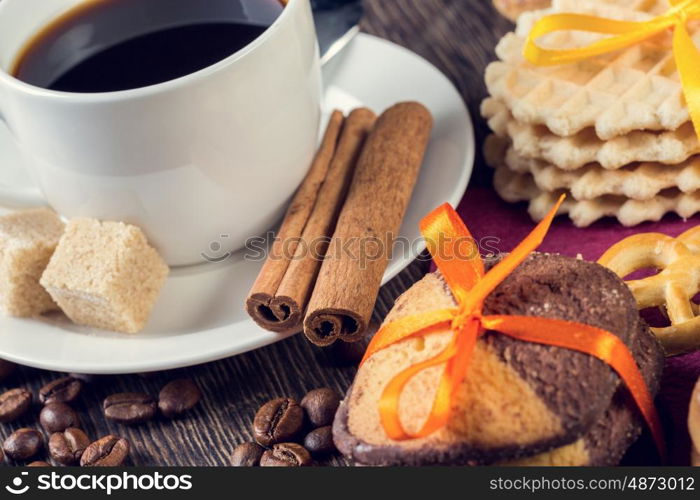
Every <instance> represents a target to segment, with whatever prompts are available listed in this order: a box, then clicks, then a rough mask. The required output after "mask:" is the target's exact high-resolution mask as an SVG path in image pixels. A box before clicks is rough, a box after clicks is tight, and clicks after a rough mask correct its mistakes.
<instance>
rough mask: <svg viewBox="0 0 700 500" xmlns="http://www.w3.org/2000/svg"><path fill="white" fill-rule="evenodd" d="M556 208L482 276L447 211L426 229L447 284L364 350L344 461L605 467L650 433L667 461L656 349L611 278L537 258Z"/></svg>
mask: <svg viewBox="0 0 700 500" xmlns="http://www.w3.org/2000/svg"><path fill="white" fill-rule="evenodd" d="M556 209H557V207H555V208H554V209H553V210H552V211H551V212H550V214H549V215H548V217H547V218H546V219H545V220H544V221H543V222H542V223H540V225H539V226H538V227H537V228H536V229H535V230H534V231H533V233H532V234H531V235H530V236H528V237H527V238H526V239H525V240H524V241H523V242H522V243H521V244H520V245H519V246H518V247H517V248H516V249H514V250H513V251H512V252H511V253H510V254H508V255H504V256H501V257H499V258H498V259H495V261H494V262H489V263H487V264H486V265H484V264H483V262H482V260H481V258H480V256H479V252H478V248H477V247H476V245H475V243H474V240H473V238H471V236H470V234H469V232H468V231H467V229H466V227H465V226H464V224H463V223H462V222H461V220H459V218H458V216H457V214H456V213H455V212H454V210H453V209H452V208H451V207H449V206H448V205H445V206H443V207H441V208H439V209H438V210H436V211H435V212H433V213H432V214H430V215H429V216H428V217H426V219H425V220H424V222H423V225H422V230H423V234H424V236H425V238H426V241H427V242H428V247H429V249H430V251H431V253H432V255H433V258H434V260H435V263H436V264H437V266H438V269H439V272H438V273H436V274H430V275H428V276H426V278H424V279H423V280H422V281H420V282H418V283H417V284H416V285H414V286H413V287H412V288H411V289H410V290H408V291H407V292H406V293H405V294H404V295H403V296H402V297H400V298H399V300H398V301H397V303H396V305H395V306H394V308H393V310H392V311H391V312H390V314H389V315H388V317H387V319H386V322H385V323H384V325H383V327H382V328H381V329H380V331H379V332H378V333H377V335H376V336H375V338H374V340H373V341H372V343H371V344H370V346H369V348H368V351H367V354H366V356H365V360H364V361H363V363H362V365H361V367H360V369H359V371H358V374H357V377H356V379H355V381H354V383H353V386H352V388H351V389H350V391H349V393H348V395H347V397H346V399H345V401H344V402H343V404H342V405H341V408H340V410H339V412H338V414H337V416H336V420H335V423H334V438H335V441H336V445H337V446H338V447H339V449H340V450H341V451H342V452H343V453H344V454H345V455H346V456H348V457H350V458H352V459H354V460H355V461H356V462H357V463H362V464H369V465H425V464H490V463H527V462H528V461H530V462H532V463H539V464H552V465H607V464H612V463H615V462H616V461H618V460H619V459H620V457H621V456H622V454H623V453H624V451H625V450H626V448H627V447H628V446H629V445H630V444H631V441H632V440H634V439H635V438H636V436H637V435H638V433H639V430H640V428H641V427H640V424H641V423H643V422H645V423H646V425H647V426H648V427H650V428H651V430H652V434H653V436H654V437H655V439H656V442H657V444H658V446H659V449H660V451H661V453H662V454H663V438H662V435H661V434H662V432H661V428H660V424H659V420H658V417H657V415H656V411H655V408H654V405H653V395H654V394H655V392H656V391H657V390H658V380H659V377H660V372H661V367H662V364H663V359H662V358H663V356H662V351H661V348H660V347H659V345H658V343H657V342H656V340H655V338H654V336H653V335H652V334H651V333H650V332H649V329H648V327H647V326H646V324H644V323H643V321H642V320H641V319H640V318H639V315H638V313H637V310H636V307H635V301H634V298H633V297H632V295H631V293H630V291H629V290H628V288H627V287H626V286H625V284H624V283H623V282H622V281H621V280H620V279H619V278H618V277H617V276H615V274H614V273H612V272H610V271H609V270H607V269H605V268H604V267H602V266H600V265H598V264H594V263H589V262H584V261H581V260H576V259H570V258H566V257H562V256H558V255H547V254H539V253H533V251H534V250H535V249H536V247H537V246H538V245H539V243H540V242H541V241H542V239H543V238H544V236H545V234H546V232H547V229H548V227H549V224H550V223H551V220H552V218H553V217H554V215H555V213H556ZM630 395H631V396H632V398H630V397H629V396H630ZM630 401H633V402H632V403H630Z"/></svg>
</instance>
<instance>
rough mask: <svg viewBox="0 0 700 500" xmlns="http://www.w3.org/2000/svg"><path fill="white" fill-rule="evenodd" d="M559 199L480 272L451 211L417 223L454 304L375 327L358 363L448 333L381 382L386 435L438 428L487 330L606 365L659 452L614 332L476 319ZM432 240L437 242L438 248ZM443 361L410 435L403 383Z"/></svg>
mask: <svg viewBox="0 0 700 500" xmlns="http://www.w3.org/2000/svg"><path fill="white" fill-rule="evenodd" d="M563 200H564V197H563V196H562V197H561V198H560V199H559V202H558V203H557V204H556V206H555V207H554V208H552V210H551V211H550V212H549V214H548V215H547V217H545V219H544V220H543V221H542V222H540V223H539V224H538V225H537V227H536V228H535V229H534V230H533V231H532V233H530V234H529V235H528V236H527V238H525V239H524V240H523V241H522V242H521V243H520V244H519V245H518V246H517V247H516V248H515V249H514V250H513V251H512V252H511V253H510V254H508V255H507V256H506V257H504V258H503V260H501V261H500V262H499V263H498V264H496V265H495V266H494V267H493V268H492V269H491V270H490V271H489V272H488V273H485V272H484V263H483V261H482V260H481V256H480V255H479V248H478V246H477V245H476V243H475V241H474V238H472V236H471V234H470V233H469V230H468V229H467V228H466V226H465V225H464V223H463V222H462V220H461V219H460V218H459V215H457V213H456V212H455V210H454V209H453V208H452V207H451V206H450V205H448V204H445V205H443V206H441V207H440V208H438V209H436V210H435V211H434V212H432V213H431V214H429V215H428V216H427V217H425V218H424V219H423V221H422V222H421V232H422V233H423V236H424V238H425V240H426V242H427V244H428V250H429V251H430V253H431V254H432V256H433V260H434V261H435V264H436V265H437V267H438V269H439V270H440V272H441V273H442V275H443V277H444V278H445V281H446V282H447V284H448V286H449V287H450V290H451V291H452V293H453V295H454V297H455V300H456V302H457V304H458V306H457V307H455V308H451V309H441V310H435V311H430V312H426V313H422V314H417V315H412V316H407V317H404V318H401V319H398V320H396V321H393V322H391V323H388V324H386V325H384V326H382V328H381V329H380V330H379V331H378V332H377V334H376V335H375V337H374V339H373V340H372V342H371V343H370V345H369V346H368V348H367V352H366V353H365V357H364V359H363V360H362V363H365V362H366V361H367V360H368V359H369V358H370V357H372V356H373V355H374V354H375V353H376V352H378V351H380V350H382V349H385V348H386V347H389V346H390V345H392V344H395V343H397V342H400V341H401V340H404V339H408V338H411V337H416V336H420V335H429V334H431V333H437V332H444V331H445V330H446V329H451V330H452V332H454V335H453V336H452V339H451V341H450V343H449V344H448V346H447V347H446V348H445V350H443V351H442V352H441V353H439V354H438V355H436V356H434V357H432V358H430V359H427V360H425V361H423V362H421V363H417V364H415V365H413V366H410V367H409V368H407V369H405V370H403V371H402V372H400V373H399V374H398V375H396V376H395V377H394V378H393V379H392V380H391V381H389V383H388V384H387V386H386V388H385V389H384V392H383V393H382V395H381V398H380V401H379V412H380V415H381V422H382V425H383V427H384V430H385V431H386V433H387V435H388V436H389V437H390V438H391V439H394V440H406V439H412V438H420V437H425V436H428V435H429V434H432V433H433V432H434V431H436V430H438V429H440V428H441V427H443V426H444V425H445V424H446V423H447V421H448V419H449V416H450V407H451V402H452V396H453V395H454V393H455V391H456V389H457V388H458V387H459V386H460V383H461V382H462V380H463V379H464V377H465V376H466V375H467V372H468V370H469V364H470V361H471V357H472V353H473V351H474V346H475V345H476V342H477V340H478V338H479V337H480V336H481V335H483V334H484V333H485V332H486V331H487V330H495V331H498V332H500V333H502V334H504V335H508V336H510V337H513V338H516V339H519V340H523V341H526V342H535V343H539V344H546V345H553V346H557V347H563V348H566V349H572V350H575V351H580V352H584V353H586V354H589V355H591V356H594V357H596V358H598V359H600V360H602V361H604V362H606V363H607V364H608V365H610V366H611V367H612V368H613V369H614V370H615V371H616V372H617V373H618V375H619V376H620V378H621V379H622V380H623V381H624V383H625V384H626V385H627V388H628V389H629V392H630V393H631V395H632V398H633V399H634V401H635V403H636V404H637V406H638V408H639V410H640V412H641V414H642V416H643V417H644V419H645V421H646V423H647V424H648V426H649V428H650V429H651V432H652V435H653V437H654V440H655V442H656V445H657V447H658V449H659V452H660V454H661V455H662V457H663V456H665V448H664V440H663V431H662V428H661V424H660V420H659V418H658V415H657V413H656V408H655V407H654V401H653V399H652V397H651V394H650V393H649V389H648V388H647V385H646V383H645V381H644V378H643V377H642V374H641V373H640V371H639V368H638V366H637V362H636V361H635V359H634V358H633V356H632V354H631V353H630V351H629V349H628V348H627V346H626V345H625V344H624V343H623V342H622V341H621V340H620V339H619V338H618V337H617V336H616V335H614V334H612V333H610V332H608V331H605V330H602V329H600V328H595V327H592V326H589V325H585V324H581V323H575V322H571V321H563V320H557V319H548V318H540V317H529V316H503V315H495V316H483V315H482V313H481V311H482V307H483V303H484V300H485V299H486V297H487V296H488V295H489V294H490V293H491V292H492V291H493V290H494V289H495V288H496V287H497V286H498V285H499V283H501V282H502V281H503V280H504V279H505V278H506V277H507V276H508V275H510V274H511V273H512V272H513V270H514V269H515V268H516V267H518V266H519V265H520V263H521V262H523V261H524V260H525V259H526V258H527V256H528V255H530V253H531V252H533V251H534V250H535V249H536V248H537V247H538V246H539V245H540V244H541V243H542V241H543V239H544V237H545V235H546V234H547V231H548V230H549V227H550V225H551V223H552V220H553V219H554V217H555V215H556V213H557V210H558V209H559V206H560V205H561V203H562V201H563ZM438 242H441V243H442V244H441V245H439V248H438ZM465 255H468V256H469V258H468V259H465V258H464V257H463V256H465ZM441 364H445V370H444V372H443V375H442V377H441V379H440V383H439V386H438V390H437V393H436V395H435V399H434V401H433V406H432V409H431V411H430V414H429V416H428V418H427V420H426V422H425V423H424V424H423V427H422V428H421V429H420V430H419V431H418V432H416V433H410V432H407V431H406V430H405V429H404V427H403V425H402V424H401V420H400V418H399V398H400V396H401V393H402V391H403V388H404V387H405V385H406V384H407V383H408V382H409V380H411V379H412V378H413V377H414V376H415V375H417V374H418V373H420V372H421V371H423V370H425V369H427V368H430V367H433V366H437V365H441Z"/></svg>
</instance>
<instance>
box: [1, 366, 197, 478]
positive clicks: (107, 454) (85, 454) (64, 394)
mask: <svg viewBox="0 0 700 500" xmlns="http://www.w3.org/2000/svg"><path fill="white" fill-rule="evenodd" d="M15 368H16V367H15V365H14V364H13V363H10V362H8V361H4V360H0V382H3V381H5V380H6V379H8V378H9V377H10V376H11V375H12V373H13V372H14V371H15ZM87 385H89V384H86V383H85V381H84V380H82V379H81V378H79V376H77V375H75V376H73V375H70V376H64V377H61V378H58V379H56V380H53V381H51V382H49V383H48V384H46V385H44V386H43V387H41V389H39V394H38V401H39V403H40V404H41V409H40V411H39V412H38V416H39V418H38V420H39V424H40V427H41V429H43V431H44V432H41V430H39V429H38V428H30V427H23V428H20V429H17V430H16V431H14V432H13V433H12V434H10V435H9V436H8V437H7V438H6V439H5V441H4V442H3V443H2V449H0V462H2V461H3V460H4V459H5V458H7V459H8V460H12V461H14V462H15V463H17V464H26V465H28V466H31V467H48V466H50V465H52V464H53V465H56V466H61V465H64V466H76V465H80V466H83V467H91V466H103V467H116V466H120V465H124V464H125V463H126V462H127V459H128V457H129V450H130V447H131V445H130V443H129V441H128V440H126V439H124V438H122V437H119V436H116V435H112V434H109V435H107V436H103V437H101V438H99V439H97V440H96V441H92V440H91V439H90V437H88V435H87V434H86V433H85V432H84V431H83V430H82V429H81V423H80V416H79V414H78V412H77V411H76V410H75V408H74V407H73V406H72V405H73V404H75V403H77V402H78V401H79V399H80V396H81V394H82V393H83V391H84V390H85V389H86V386H87ZM201 397H202V395H201V392H200V390H199V388H198V387H197V385H196V384H195V383H194V382H193V381H192V380H189V379H178V380H173V381H172V382H169V383H168V384H166V385H165V386H164V387H163V388H162V389H161V391H160V393H159V394H158V397H157V398H155V397H153V396H151V395H149V394H141V393H118V394H112V395H110V396H107V397H106V398H105V400H104V402H103V405H102V408H103V411H104V415H105V417H106V418H107V419H109V420H111V421H114V422H117V423H119V424H126V425H136V424H142V423H145V422H147V421H149V420H152V419H154V418H156V416H157V415H158V414H160V415H162V417H163V418H165V419H172V418H177V417H180V416H182V415H184V414H186V413H187V412H188V411H189V410H191V409H192V408H194V406H195V405H197V403H198V402H199V400H200V399H201ZM34 399H35V398H34V395H33V394H32V392H31V391H29V390H27V389H25V388H21V387H19V388H14V389H9V390H7V391H5V392H4V393H2V394H0V423H12V422H15V421H17V420H19V419H24V420H26V419H27V417H28V416H31V414H32V411H33V402H34ZM42 456H46V457H48V459H49V460H50V463H49V462H47V461H44V460H33V461H32V459H37V458H42Z"/></svg>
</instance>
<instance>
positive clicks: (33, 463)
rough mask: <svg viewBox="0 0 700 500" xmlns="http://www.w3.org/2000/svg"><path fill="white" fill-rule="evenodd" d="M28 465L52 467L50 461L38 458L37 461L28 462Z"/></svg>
mask: <svg viewBox="0 0 700 500" xmlns="http://www.w3.org/2000/svg"><path fill="white" fill-rule="evenodd" d="M27 467H51V464H50V463H48V462H43V461H41V460H37V461H36V462H32V463H30V464H28V465H27Z"/></svg>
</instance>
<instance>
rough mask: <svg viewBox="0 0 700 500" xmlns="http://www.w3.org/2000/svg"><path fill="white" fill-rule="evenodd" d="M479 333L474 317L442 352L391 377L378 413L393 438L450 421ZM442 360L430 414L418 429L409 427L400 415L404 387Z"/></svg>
mask: <svg viewBox="0 0 700 500" xmlns="http://www.w3.org/2000/svg"><path fill="white" fill-rule="evenodd" d="M478 335H479V323H478V321H477V320H476V319H473V320H471V321H470V322H469V323H468V324H467V325H466V326H465V327H464V328H463V329H462V330H461V331H459V332H457V333H455V335H454V336H453V337H452V339H451V341H450V344H449V345H448V346H447V347H446V348H445V349H444V350H443V351H442V352H441V353H440V354H438V355H436V356H434V357H432V358H430V359H428V360H425V361H423V362H421V363H417V364H415V365H412V366H409V367H408V368H406V369H405V370H403V371H402V372H400V373H399V374H398V375H396V376H395V377H394V378H393V379H392V380H390V381H389V383H388V384H387V386H386V387H385V389H384V391H383V392H382V395H381V397H380V399H379V414H380V418H381V421H382V426H383V427H384V430H385V432H386V433H387V435H388V436H389V437H390V438H391V439H393V440H395V441H403V440H407V439H416V438H421V437H425V436H428V435H430V434H432V433H433V432H435V431H436V430H438V429H440V428H442V427H444V426H445V425H446V424H447V421H448V420H449V418H450V407H451V402H452V396H453V393H454V391H455V389H456V388H457V387H458V386H459V384H460V383H461V381H462V380H463V379H464V377H465V375H466V372H467V369H468V366H469V362H470V361H471V357H472V354H473V352H474V346H475V345H476V341H477V338H478ZM443 363H447V366H446V367H445V370H444V371H443V373H442V376H441V377H440V383H439V384H438V389H437V392H436V393H435V397H434V400H433V405H432V407H431V409H430V413H429V414H428V418H427V419H426V421H425V423H424V424H423V425H422V427H421V428H420V430H419V431H418V432H416V433H411V432H408V431H406V430H405V429H404V427H403V424H402V423H401V419H400V416H399V415H400V413H399V401H400V398H401V394H402V392H403V389H404V387H405V386H406V384H407V383H408V382H409V381H410V380H411V379H412V378H413V377H415V376H416V375H418V374H419V373H420V372H422V371H423V370H426V369H428V368H431V367H433V366H437V365H440V364H443Z"/></svg>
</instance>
